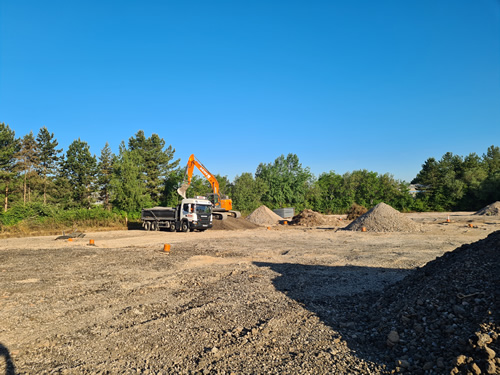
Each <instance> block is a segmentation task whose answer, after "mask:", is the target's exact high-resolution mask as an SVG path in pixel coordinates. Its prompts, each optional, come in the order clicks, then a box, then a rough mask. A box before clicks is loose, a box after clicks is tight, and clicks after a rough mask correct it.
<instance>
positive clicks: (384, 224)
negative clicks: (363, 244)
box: [345, 202, 421, 232]
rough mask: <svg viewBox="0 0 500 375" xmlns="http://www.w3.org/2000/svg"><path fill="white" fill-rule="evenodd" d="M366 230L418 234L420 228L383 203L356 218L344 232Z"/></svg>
mask: <svg viewBox="0 0 500 375" xmlns="http://www.w3.org/2000/svg"><path fill="white" fill-rule="evenodd" d="M362 228H366V230H367V231H369V232H419V231H421V226H420V225H419V224H417V223H416V222H414V221H413V220H411V219H408V218H407V217H405V216H404V215H403V214H402V213H401V212H399V211H397V210H395V209H394V208H392V207H391V206H389V205H388V204H385V203H383V202H382V203H379V204H377V205H376V206H375V207H373V208H372V209H371V210H370V211H368V212H367V213H366V214H364V215H362V216H360V217H358V218H357V219H356V220H354V221H353V222H352V223H351V224H349V225H348V226H347V227H346V228H345V229H346V230H357V231H361V230H362Z"/></svg>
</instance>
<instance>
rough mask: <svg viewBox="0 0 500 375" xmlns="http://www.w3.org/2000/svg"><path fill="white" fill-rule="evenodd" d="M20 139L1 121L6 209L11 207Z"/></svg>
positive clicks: (0, 149)
mask: <svg viewBox="0 0 500 375" xmlns="http://www.w3.org/2000/svg"><path fill="white" fill-rule="evenodd" d="M19 147H20V146H19V141H18V140H17V139H16V134H15V132H14V131H13V130H12V129H11V128H10V127H9V125H5V123H3V122H0V181H1V183H2V185H3V189H2V190H3V192H4V211H7V209H8V208H9V194H10V190H9V189H10V185H11V182H12V179H13V177H14V176H15V172H14V166H15V162H16V159H15V156H14V155H16V153H17V152H18V151H19Z"/></svg>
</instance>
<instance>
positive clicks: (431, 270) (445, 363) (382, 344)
mask: <svg viewBox="0 0 500 375" xmlns="http://www.w3.org/2000/svg"><path fill="white" fill-rule="evenodd" d="M332 306H335V307H334V308H333V310H334V311H332V315H331V316H332V317H331V319H334V320H336V321H345V322H353V324H349V323H347V324H343V327H347V328H346V329H344V332H343V335H344V337H347V338H352V339H351V340H348V343H349V345H350V347H352V348H353V349H355V350H357V352H358V353H359V354H361V355H362V356H364V357H365V358H370V359H372V360H375V361H382V362H385V363H387V364H388V365H389V367H392V368H393V369H394V370H395V371H396V372H402V373H411V374H452V375H454V374H500V340H499V334H500V231H497V232H494V233H492V234H490V235H489V236H488V237H487V238H485V239H483V240H480V241H478V242H475V243H472V244H469V245H463V246H461V247H459V248H457V249H455V250H454V251H451V252H448V253H445V254H444V255H443V256H442V257H439V258H437V259H435V260H434V261H431V262H429V263H427V264H426V265H425V266H424V267H422V268H417V269H416V270H415V271H414V272H413V273H411V274H410V275H408V276H407V277H406V278H404V279H403V280H401V281H399V282H397V283H395V284H393V285H392V286H389V287H387V288H386V289H385V290H384V291H383V292H382V293H380V294H378V293H372V294H370V293H367V294H365V295H360V296H358V298H357V300H356V299H354V300H353V298H352V297H347V296H344V297H339V298H338V299H336V300H335V301H332ZM337 324H338V323H337ZM332 325H334V326H335V324H332ZM349 341H350V342H349Z"/></svg>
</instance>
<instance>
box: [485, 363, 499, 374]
mask: <svg viewBox="0 0 500 375" xmlns="http://www.w3.org/2000/svg"><path fill="white" fill-rule="evenodd" d="M486 373H487V374H496V373H497V366H496V365H495V362H494V361H492V360H489V361H488V362H487V363H486Z"/></svg>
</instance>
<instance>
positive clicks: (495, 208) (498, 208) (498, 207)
mask: <svg viewBox="0 0 500 375" xmlns="http://www.w3.org/2000/svg"><path fill="white" fill-rule="evenodd" d="M475 215H486V216H500V201H497V202H495V203H492V204H489V205H488V206H486V207H483V208H481V209H480V210H479V211H477V212H476V213H475Z"/></svg>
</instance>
